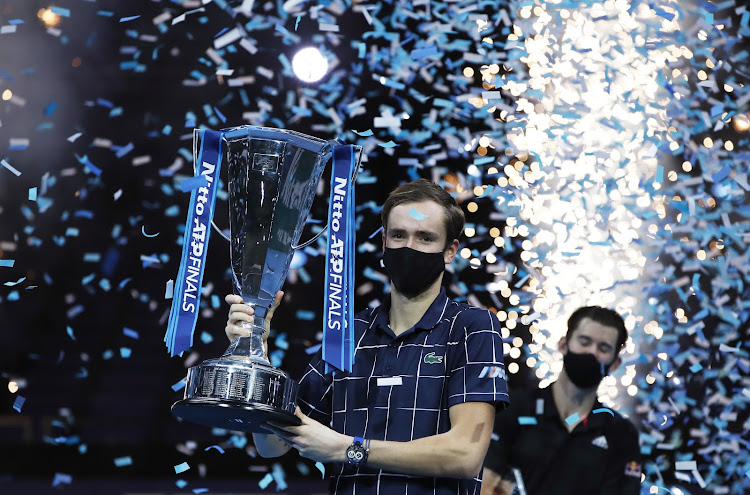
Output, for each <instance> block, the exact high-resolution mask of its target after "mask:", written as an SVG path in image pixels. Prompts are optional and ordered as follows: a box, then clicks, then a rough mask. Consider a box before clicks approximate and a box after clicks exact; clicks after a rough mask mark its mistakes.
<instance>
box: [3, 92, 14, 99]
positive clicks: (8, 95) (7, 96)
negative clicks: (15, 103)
mask: <svg viewBox="0 0 750 495" xmlns="http://www.w3.org/2000/svg"><path fill="white" fill-rule="evenodd" d="M11 98H13V92H12V91H11V90H9V89H6V90H5V91H3V100H5V101H8V100H10V99H11Z"/></svg>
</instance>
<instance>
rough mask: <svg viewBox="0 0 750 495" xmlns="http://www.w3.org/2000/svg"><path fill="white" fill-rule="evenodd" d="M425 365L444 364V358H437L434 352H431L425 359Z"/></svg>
mask: <svg viewBox="0 0 750 495" xmlns="http://www.w3.org/2000/svg"><path fill="white" fill-rule="evenodd" d="M424 362H425V364H437V363H442V362H443V356H436V355H435V353H434V352H431V353H429V354H427V355H425V357H424Z"/></svg>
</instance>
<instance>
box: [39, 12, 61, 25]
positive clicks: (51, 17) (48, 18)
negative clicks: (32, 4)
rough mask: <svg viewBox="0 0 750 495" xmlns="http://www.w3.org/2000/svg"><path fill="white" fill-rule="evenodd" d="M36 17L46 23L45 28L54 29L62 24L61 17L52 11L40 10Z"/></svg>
mask: <svg viewBox="0 0 750 495" xmlns="http://www.w3.org/2000/svg"><path fill="white" fill-rule="evenodd" d="M36 16H37V17H38V18H39V20H40V21H42V22H43V23H44V26H45V27H48V28H53V27H55V26H57V25H58V24H60V16H59V15H57V14H55V13H54V12H52V9H39V11H38V12H37V13H36Z"/></svg>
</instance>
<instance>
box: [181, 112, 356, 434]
mask: <svg viewBox="0 0 750 495" xmlns="http://www.w3.org/2000/svg"><path fill="white" fill-rule="evenodd" d="M222 133H223V139H224V141H225V142H224V155H223V160H222V161H223V163H225V164H226V167H227V174H228V185H229V226H230V237H231V239H228V240H229V242H230V243H231V264H232V279H233V282H234V290H235V293H237V294H239V295H240V296H242V299H243V301H244V302H245V303H247V304H249V305H251V306H253V308H254V309H255V317H254V322H253V323H252V324H250V323H245V322H242V323H241V325H242V326H244V327H245V328H248V329H250V336H249V337H236V338H235V339H234V340H233V341H232V343H231V344H230V345H229V347H228V348H227V350H226V352H225V353H224V355H222V356H221V357H220V358H216V359H208V360H206V361H203V362H202V363H201V364H199V365H198V366H193V367H191V368H190V369H189V370H188V374H187V383H186V385H185V396H184V399H183V400H181V401H178V402H176V403H175V404H174V405H172V413H173V414H174V415H175V416H178V417H180V418H182V419H185V420H188V421H191V422H194V423H200V424H203V425H206V426H211V427H217V428H224V429H227V430H239V431H248V432H265V431H266V430H263V429H262V428H261V425H263V424H264V423H266V422H267V421H276V422H279V423H285V424H299V419H298V418H297V417H296V416H295V415H294V411H295V408H296V404H297V388H298V384H297V382H295V381H294V380H293V379H291V378H290V377H289V375H288V374H287V373H285V372H284V371H282V370H280V369H278V368H275V367H274V366H272V365H271V363H270V361H269V360H268V357H267V356H266V353H265V351H264V349H263V344H262V335H263V332H264V331H265V317H266V314H267V312H268V311H269V310H270V309H271V307H272V305H273V301H274V297H275V294H276V292H278V291H279V290H280V289H281V286H282V285H283V284H284V280H285V279H286V276H287V272H288V271H289V264H290V263H291V260H292V255H293V254H294V250H295V249H297V248H300V247H304V246H306V245H308V244H310V243H311V242H313V241H315V240H316V239H317V236H316V237H314V238H312V239H310V240H309V241H308V242H306V243H305V244H304V245H302V246H299V245H298V242H299V239H300V235H301V234H302V230H303V227H304V225H305V221H306V219H307V216H308V213H309V211H310V207H311V205H312V201H313V198H314V196H315V192H316V190H317V188H318V182H319V181H320V178H321V175H322V174H323V170H324V169H325V166H326V163H327V162H328V160H329V159H330V158H331V157H332V152H333V147H334V146H335V145H337V144H341V143H339V142H338V141H325V140H322V139H318V138H315V137H312V136H307V135H305V134H301V133H298V132H294V131H287V130H281V129H271V128H265V127H256V126H240V127H233V128H230V129H225V130H223V131H222ZM199 139H200V137H199V134H198V132H196V133H195V134H194V143H193V144H194V155H195V157H196V158H197V150H198V149H199ZM355 150H356V151H355V152H356V153H357V156H356V160H357V165H359V159H360V157H361V148H359V147H355ZM357 168H358V167H357ZM355 170H356V168H355ZM355 176H356V172H355ZM352 182H353V181H352ZM321 233H322V232H321ZM321 233H319V234H318V236H319V235H320V234H321ZM222 235H223V234H222Z"/></svg>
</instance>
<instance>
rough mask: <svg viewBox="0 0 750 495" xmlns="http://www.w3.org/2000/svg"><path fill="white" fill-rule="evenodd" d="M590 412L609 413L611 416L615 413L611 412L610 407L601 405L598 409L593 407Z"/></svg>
mask: <svg viewBox="0 0 750 495" xmlns="http://www.w3.org/2000/svg"><path fill="white" fill-rule="evenodd" d="M592 412H593V413H594V414H601V413H609V414H611V415H612V417H614V416H615V413H613V412H612V410H611V409H607V408H606V407H602V408H600V409H594V410H593V411H592Z"/></svg>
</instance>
